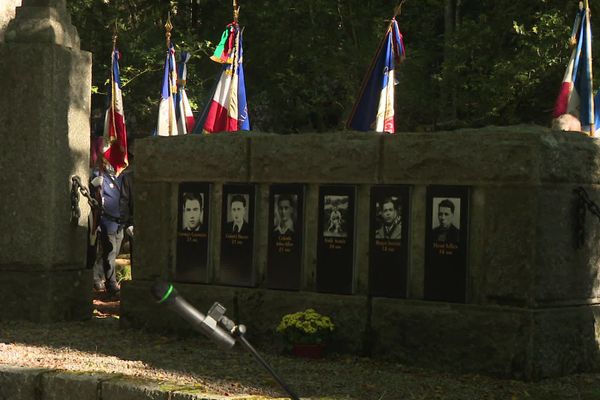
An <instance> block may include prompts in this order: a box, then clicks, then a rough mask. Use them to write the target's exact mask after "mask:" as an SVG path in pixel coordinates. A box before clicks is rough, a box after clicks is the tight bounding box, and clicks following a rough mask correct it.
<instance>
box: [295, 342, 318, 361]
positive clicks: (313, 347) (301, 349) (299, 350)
mask: <svg viewBox="0 0 600 400" xmlns="http://www.w3.org/2000/svg"><path fill="white" fill-rule="evenodd" d="M324 350H325V346H324V345H323V344H321V343H319V344H305V343H296V344H294V345H293V346H292V354H293V355H295V356H296V357H303V358H311V359H316V358H322V357H323V351H324Z"/></svg>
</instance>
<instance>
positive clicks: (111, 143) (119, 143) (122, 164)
mask: <svg viewBox="0 0 600 400" xmlns="http://www.w3.org/2000/svg"><path fill="white" fill-rule="evenodd" d="M120 57H121V53H119V50H117V49H116V48H114V49H113V56H112V68H111V79H110V81H111V93H110V98H109V106H108V109H107V110H106V115H105V118H104V143H106V144H107V145H108V148H107V149H106V150H105V151H104V158H106V160H107V161H108V162H109V163H110V164H111V165H112V166H113V168H114V169H115V172H116V175H119V174H120V173H121V171H123V170H124V169H125V168H127V165H129V160H128V158H127V128H126V126H125V111H124V109H123V95H122V93H121V77H120V75H119V58H120Z"/></svg>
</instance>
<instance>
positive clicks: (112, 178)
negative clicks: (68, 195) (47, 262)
mask: <svg viewBox="0 0 600 400" xmlns="http://www.w3.org/2000/svg"><path fill="white" fill-rule="evenodd" d="M91 183H92V185H91V186H92V188H93V189H92V190H95V191H99V192H100V195H101V196H100V197H101V199H102V212H101V216H100V224H99V239H100V240H99V242H100V243H99V245H100V254H99V256H98V257H97V258H96V262H95V263H94V267H93V269H94V289H96V290H99V291H102V290H106V291H107V293H108V294H109V295H111V296H118V295H119V293H120V286H119V283H118V282H117V276H116V259H117V256H118V255H119V251H120V249H121V242H122V241H123V226H122V224H121V220H122V215H121V207H120V202H121V193H122V189H123V175H122V174H121V175H119V176H116V175H115V172H114V169H113V168H112V166H111V165H110V164H109V163H107V162H105V163H104V168H103V170H102V171H98V170H96V171H94V173H93V179H92V182H91Z"/></svg>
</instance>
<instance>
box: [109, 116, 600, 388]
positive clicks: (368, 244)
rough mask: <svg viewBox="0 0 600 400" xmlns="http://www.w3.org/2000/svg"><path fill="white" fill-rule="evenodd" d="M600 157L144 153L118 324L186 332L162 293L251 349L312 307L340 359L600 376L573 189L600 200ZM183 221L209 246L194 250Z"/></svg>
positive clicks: (563, 141) (583, 147)
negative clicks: (331, 334) (227, 319)
mask: <svg viewBox="0 0 600 400" xmlns="http://www.w3.org/2000/svg"><path fill="white" fill-rule="evenodd" d="M599 149H600V147H599V146H598V143H597V141H596V140H595V139H591V138H588V137H586V136H584V135H580V134H573V133H563V132H561V133H556V132H550V131H549V130H548V129H545V128H541V127H535V126H514V127H504V128H486V129H478V130H463V131H455V132H439V133H405V134H398V135H379V134H373V133H364V134H361V133H330V134H303V135H276V134H264V133H245V134H244V133H235V134H217V135H212V136H201V135H189V136H183V137H172V138H160V137H159V138H147V139H142V140H139V141H138V142H137V144H136V159H137V161H136V171H135V180H136V193H135V201H136V214H135V225H136V251H135V252H134V260H133V261H134V267H133V280H132V281H131V282H129V283H128V284H126V285H125V286H124V287H123V291H122V296H123V300H122V317H121V321H122V323H123V324H124V325H134V326H140V325H144V326H150V327H154V328H157V329H167V328H173V327H178V328H181V329H186V327H185V324H184V323H183V322H182V321H179V319H178V317H177V316H172V315H164V317H161V318H160V319H156V318H155V317H154V315H155V314H156V312H157V310H156V307H157V305H156V304H155V303H154V301H153V300H152V299H151V296H150V294H149V288H150V287H151V285H152V282H153V281H154V279H156V278H157V277H161V278H163V279H169V280H171V281H174V282H175V285H176V287H177V289H178V290H179V291H180V292H181V293H182V294H183V295H184V296H185V297H186V298H188V300H189V301H191V302H192V303H193V304H194V305H196V306H197V307H198V308H199V309H200V310H202V311H203V312H206V310H208V308H209V307H210V305H211V304H212V302H214V301H219V302H221V303H223V304H224V305H225V306H226V307H227V308H228V309H229V310H230V311H229V312H230V316H231V317H233V318H234V319H235V320H237V321H239V322H241V323H244V324H246V325H247V326H248V328H249V334H250V335H253V340H258V341H260V340H271V339H272V337H273V336H272V335H273V330H274V328H275V326H276V325H277V322H278V321H279V319H280V318H281V316H282V315H284V314H286V313H289V312H295V311H299V310H302V309H304V308H306V307H313V308H316V309H317V310H318V311H319V312H322V313H325V314H328V315H330V316H331V317H332V318H333V320H334V321H335V322H336V323H337V325H338V330H337V336H336V341H335V343H334V350H339V351H347V352H355V353H361V354H365V353H367V354H371V355H373V356H382V357H391V358H394V359H396V360H398V361H401V362H405V363H408V364H413V365H415V364H416V365H425V366H427V365H433V366H436V367H438V368H440V367H441V368H447V369H456V368H459V369H461V370H463V371H476V372H486V373H491V374H496V375H501V376H510V377H517V378H526V379H532V378H541V377H546V376H556V375H562V374H566V373H569V372H574V371H583V370H590V369H592V368H595V367H597V366H598V365H599V364H598V362H599V360H600V357H599V352H598V342H597V339H598V338H597V334H596V330H595V323H596V320H597V318H598V316H599V314H598V312H599V309H598V306H597V305H596V303H597V301H598V298H599V295H600V289H599V285H597V283H596V282H597V281H598V262H599V258H600V250H599V249H598V247H597V246H596V243H597V242H598V239H599V238H600V224H599V223H598V222H597V221H595V220H591V219H588V221H587V225H586V232H587V240H586V242H585V243H584V245H583V246H582V247H580V248H576V246H574V241H573V238H574V232H575V230H576V226H575V222H574V218H573V204H574V194H573V189H575V188H576V187H580V186H581V187H583V188H585V190H586V191H587V192H588V193H589V194H590V196H591V197H592V198H595V199H600V193H599V192H598V186H597V185H598V184H599V183H600V173H599V172H598V171H600V169H599V168H598V167H599V164H600V157H599V152H598V151H599ZM187 192H195V193H196V194H200V196H196V197H200V198H203V200H204V201H203V204H202V206H199V204H198V203H199V201H194V202H190V204H191V205H192V206H191V207H188V209H187V210H186V209H185V208H184V203H183V202H184V198H183V195H184V193H187ZM194 209H195V210H196V214H195V216H194V212H193V211H194ZM184 215H185V217H184ZM184 219H185V220H194V221H195V220H201V221H202V224H203V227H204V228H201V229H202V230H201V231H199V233H185V234H183V236H182V232H181V228H182V225H181V224H182V220H184ZM236 225H240V226H238V227H237V228H236ZM190 241H191V243H192V244H191V245H189V242H190ZM182 249H186V250H185V251H184V250H182Z"/></svg>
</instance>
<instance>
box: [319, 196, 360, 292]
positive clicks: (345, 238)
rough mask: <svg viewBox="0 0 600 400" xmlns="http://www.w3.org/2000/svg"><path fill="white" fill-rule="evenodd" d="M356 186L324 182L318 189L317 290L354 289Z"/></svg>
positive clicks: (347, 290) (339, 290)
mask: <svg viewBox="0 0 600 400" xmlns="http://www.w3.org/2000/svg"><path fill="white" fill-rule="evenodd" d="M354 198H355V188H354V187H353V186H322V187H321V189H320V191H319V233H318V245H317V290H318V291H319V292H325V293H340V294H351V293H352V280H353V269H354Z"/></svg>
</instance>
